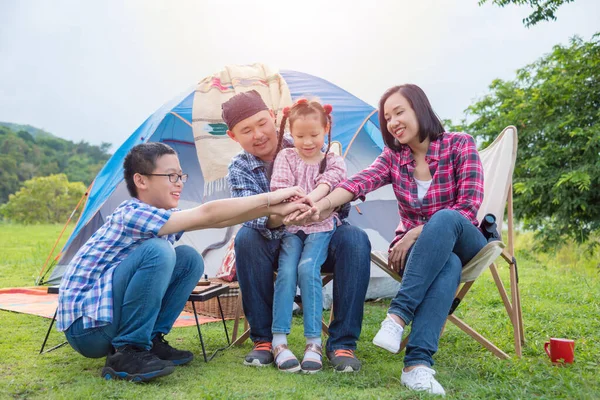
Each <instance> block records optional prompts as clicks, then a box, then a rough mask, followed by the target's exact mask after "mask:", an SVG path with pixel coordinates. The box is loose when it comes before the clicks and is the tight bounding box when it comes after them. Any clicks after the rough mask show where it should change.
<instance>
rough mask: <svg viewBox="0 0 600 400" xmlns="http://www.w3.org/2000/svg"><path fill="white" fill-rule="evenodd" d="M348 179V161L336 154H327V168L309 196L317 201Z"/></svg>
mask: <svg viewBox="0 0 600 400" xmlns="http://www.w3.org/2000/svg"><path fill="white" fill-rule="evenodd" d="M345 179H346V163H345V162H344V159H343V158H342V157H340V156H338V155H336V154H333V153H329V154H327V169H326V170H325V172H323V174H322V175H321V176H319V178H318V180H317V183H318V186H317V187H316V188H315V190H313V191H312V192H311V193H310V194H309V197H310V199H311V200H312V201H314V202H316V201H318V200H321V199H322V198H323V197H325V196H326V195H328V194H329V192H330V191H331V190H332V189H334V188H335V187H336V186H337V185H339V184H340V183H341V182H342V181H344V180H345Z"/></svg>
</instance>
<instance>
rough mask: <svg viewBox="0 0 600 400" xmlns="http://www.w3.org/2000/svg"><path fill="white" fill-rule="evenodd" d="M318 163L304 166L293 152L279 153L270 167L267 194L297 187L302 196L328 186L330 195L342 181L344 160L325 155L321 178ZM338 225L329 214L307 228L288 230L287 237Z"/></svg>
mask: <svg viewBox="0 0 600 400" xmlns="http://www.w3.org/2000/svg"><path fill="white" fill-rule="evenodd" d="M320 167H321V163H320V162H319V163H317V164H307V163H305V162H304V160H302V158H301V157H300V155H299V154H298V152H297V151H296V149H295V148H288V149H283V150H281V151H280V152H279V154H277V158H276V159H275V163H274V164H273V176H272V177H271V190H277V189H284V188H288V187H291V186H300V187H301V188H302V189H304V190H305V191H306V193H310V192H312V191H313V190H314V189H315V188H316V187H317V186H319V185H320V184H321V183H325V184H327V185H329V189H330V191H331V190H333V189H335V187H336V186H337V185H338V184H339V183H340V182H342V181H343V180H344V179H346V163H345V162H344V159H343V158H342V157H340V156H338V155H336V154H334V153H331V152H330V153H328V154H327V168H326V169H325V172H323V173H322V174H320V173H319V168H320ZM336 221H339V219H338V216H337V213H332V214H331V215H330V216H329V217H328V218H327V219H325V220H323V221H321V222H318V223H315V224H311V225H307V226H295V225H291V226H288V227H287V228H286V229H287V231H288V232H290V233H296V232H298V231H303V232H304V233H306V234H307V235H308V234H311V233H317V232H329V231H331V230H332V229H333V225H334V223H337V222H336Z"/></svg>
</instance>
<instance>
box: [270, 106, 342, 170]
mask: <svg viewBox="0 0 600 400" xmlns="http://www.w3.org/2000/svg"><path fill="white" fill-rule="evenodd" d="M331 110H332V108H331V106H330V105H327V104H326V105H325V106H323V105H321V103H319V102H318V101H316V100H310V101H309V100H307V99H298V100H297V101H296V102H295V103H294V105H293V106H292V107H289V108H288V107H286V108H284V109H283V118H282V119H281V125H280V127H279V138H278V141H277V153H279V151H280V150H281V147H282V146H283V133H284V131H285V124H286V122H287V120H289V121H290V132H291V131H292V124H293V123H294V122H295V121H296V120H297V119H298V118H300V117H306V116H307V115H311V114H317V115H318V116H319V118H320V119H321V123H322V124H323V127H324V128H325V127H327V124H329V129H328V130H327V142H328V144H327V150H326V151H325V157H323V160H321V165H320V166H319V173H320V174H322V173H323V172H325V168H327V154H328V153H329V149H330V148H331ZM277 153H276V155H277Z"/></svg>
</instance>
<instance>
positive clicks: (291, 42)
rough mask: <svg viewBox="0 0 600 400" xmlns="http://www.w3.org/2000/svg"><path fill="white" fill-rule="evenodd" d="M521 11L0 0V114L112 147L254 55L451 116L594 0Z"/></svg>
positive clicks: (593, 19) (428, 3)
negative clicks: (533, 20)
mask: <svg viewBox="0 0 600 400" xmlns="http://www.w3.org/2000/svg"><path fill="white" fill-rule="evenodd" d="M528 14H529V9H528V8H527V7H517V6H508V7H505V8H500V7H497V6H494V5H492V4H484V5H482V6H479V5H478V0H419V1H417V0H412V1H409V0H368V1H358V0H352V1H350V0H327V1H326V0H318V1H313V0H302V1H284V0H276V1H275V0H273V1H271V0H264V1H248V0H246V1H242V0H240V1H230V0H195V1H193V0H178V1H168V0H163V1H159V0H139V1H116V0H114V1H113V0H106V1H79V0H73V1H66V0H53V1H45V0H0V121H6V122H14V123H20V124H29V125H33V126H35V127H38V128H42V129H44V130H47V131H49V132H51V133H53V134H55V135H57V136H60V137H62V138H65V139H69V140H73V141H80V140H85V141H87V142H90V143H93V144H100V143H101V142H110V143H112V144H113V147H112V149H111V150H112V151H114V150H116V148H117V147H118V146H119V145H120V144H122V142H123V141H124V140H125V139H126V138H127V137H128V136H129V135H130V134H131V133H132V132H133V131H134V130H135V129H136V128H137V127H138V126H139V125H140V124H141V123H142V122H143V121H144V120H145V119H146V118H147V117H148V116H149V115H151V114H152V113H153V112H154V111H155V110H156V109H158V108H159V107H160V106H161V105H162V104H164V103H166V102H167V101H169V100H170V99H171V98H173V97H175V96H178V95H179V94H180V93H182V92H184V91H185V90H187V89H188V88H190V87H192V86H193V85H194V84H195V83H197V82H198V81H200V80H201V79H202V78H204V77H205V76H208V75H211V74H213V73H214V72H216V71H219V70H221V69H222V68H223V67H224V66H225V65H228V64H251V63H255V62H261V63H265V64H268V65H269V66H271V67H273V68H279V69H290V70H296V71H301V72H305V73H309V74H313V75H316V76H319V77H321V78H324V79H326V80H328V81H330V82H332V83H334V84H336V85H338V86H340V87H342V88H343V89H345V90H347V91H348V92H350V93H352V94H353V95H355V96H357V97H359V98H361V99H362V100H364V101H366V102H367V103H369V104H371V105H373V106H376V104H377V102H378V100H379V97H380V96H381V94H383V92H384V91H385V90H386V89H387V88H389V87H391V86H394V85H397V84H402V83H415V84H417V85H419V86H421V87H422V88H423V90H424V91H425V93H427V95H428V97H429V99H430V101H431V103H432V105H433V107H434V109H435V110H436V112H437V113H438V115H439V116H440V117H441V118H444V119H446V118H447V119H452V120H453V121H454V122H458V121H459V120H460V119H461V118H463V116H464V110H465V109H466V108H467V107H468V106H469V105H470V104H472V103H473V102H474V101H476V100H477V99H478V98H480V97H481V96H483V95H485V94H486V93H487V92H488V87H489V85H490V83H491V82H492V80H494V79H496V78H501V79H505V80H511V79H514V77H515V72H516V70H517V69H519V68H522V67H524V66H525V65H527V64H530V63H532V62H534V61H535V60H536V59H538V58H540V57H541V56H543V55H544V54H547V53H549V52H550V51H551V50H552V47H553V46H554V45H556V44H567V43H568V41H569V38H571V37H573V36H574V35H579V36H580V37H582V38H583V39H585V40H589V39H591V37H592V35H593V34H594V33H595V32H598V31H600V1H598V0H575V1H574V2H573V3H570V4H567V5H564V6H562V7H561V8H560V9H559V10H558V12H557V18H558V19H557V21H550V22H542V23H539V24H538V25H536V26H534V27H532V28H525V27H524V25H523V23H522V20H523V18H525V17H526V16H527V15H528Z"/></svg>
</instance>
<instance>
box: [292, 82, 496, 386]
mask: <svg viewBox="0 0 600 400" xmlns="http://www.w3.org/2000/svg"><path fill="white" fill-rule="evenodd" d="M379 121H380V126H381V133H382V136H383V140H384V142H385V144H386V147H385V148H384V150H383V153H382V154H381V155H380V156H379V157H378V158H377V159H376V160H375V161H374V162H373V164H371V166H369V167H367V168H366V169H364V170H363V171H361V172H359V173H357V174H355V175H354V176H352V177H351V178H350V179H348V180H347V181H345V182H342V183H341V184H340V185H339V187H338V188H336V189H335V190H334V191H333V192H332V193H331V194H329V195H328V196H327V197H325V198H324V199H322V200H321V201H319V202H318V203H317V204H315V209H314V210H313V212H315V214H314V216H313V218H312V219H314V220H319V216H321V217H324V216H326V215H327V213H328V212H329V210H331V209H332V208H333V207H336V206H338V205H340V204H344V203H346V202H348V201H351V200H353V199H357V198H363V197H364V196H365V195H366V194H367V193H369V192H372V191H374V190H376V189H378V188H380V187H382V186H384V185H388V184H391V185H392V186H393V188H394V193H395V194H396V198H397V200H398V209H399V211H400V225H399V226H398V229H397V230H396V238H395V239H394V240H393V241H392V243H391V245H390V249H389V262H390V264H391V265H392V266H393V268H394V269H395V270H397V271H399V272H400V274H402V275H403V278H402V284H401V285H400V290H399V291H398V294H397V295H396V297H395V298H394V299H393V300H392V303H391V304H390V308H389V310H388V314H387V316H386V318H385V319H384V321H383V322H382V323H381V329H380V330H379V332H378V333H377V335H376V336H375V338H374V339H373V343H374V344H375V345H376V346H379V347H382V348H384V349H386V350H388V351H390V352H392V353H397V352H398V350H399V348H400V342H401V340H402V333H403V330H404V327H405V326H406V325H408V324H410V323H412V330H411V334H410V338H409V340H408V345H407V347H406V355H405V357H404V369H403V371H402V375H401V378H400V380H401V382H402V383H403V384H404V385H406V386H407V387H409V388H411V389H413V390H422V391H427V392H429V393H433V394H440V395H443V394H444V393H445V392H444V388H443V387H442V386H441V385H440V384H439V382H438V381H437V380H436V379H435V378H434V375H435V371H434V370H433V369H432V368H431V367H432V366H433V358H432V357H433V355H434V354H435V352H436V351H437V348H438V340H439V338H440V332H441V330H442V327H443V325H444V322H445V321H446V317H447V315H448V310H449V309H450V306H451V305H452V300H453V299H454V294H455V292H456V289H457V287H458V284H459V282H460V274H461V270H462V267H463V265H465V264H467V263H468V262H469V261H470V260H471V258H473V256H475V255H476V254H477V253H478V252H479V250H481V248H482V247H483V246H485V244H486V243H487V241H486V239H485V237H484V236H483V234H482V233H481V231H480V230H479V229H478V227H477V226H478V222H477V211H478V209H479V206H480V205H481V202H482V200H483V168H482V166H481V161H480V159H479V154H478V153H477V149H476V147H475V141H474V140H473V138H472V137H471V136H469V135H467V134H465V133H452V132H445V131H444V127H443V125H442V123H441V122H440V120H439V118H438V117H437V116H436V114H435V113H434V112H433V109H432V107H431V105H430V103H429V100H428V99H427V96H426V95H425V93H424V92H423V91H422V90H421V88H419V87H418V86H416V85H410V84H407V85H402V86H396V87H393V88H391V89H389V90H388V91H386V92H385V93H384V95H383V96H382V98H381V101H380V103H379ZM305 218H306V217H305V216H302V215H300V216H298V217H297V218H296V219H297V221H296V222H298V223H302V222H303V221H304V220H305ZM286 222H287V223H291V222H294V221H286Z"/></svg>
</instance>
